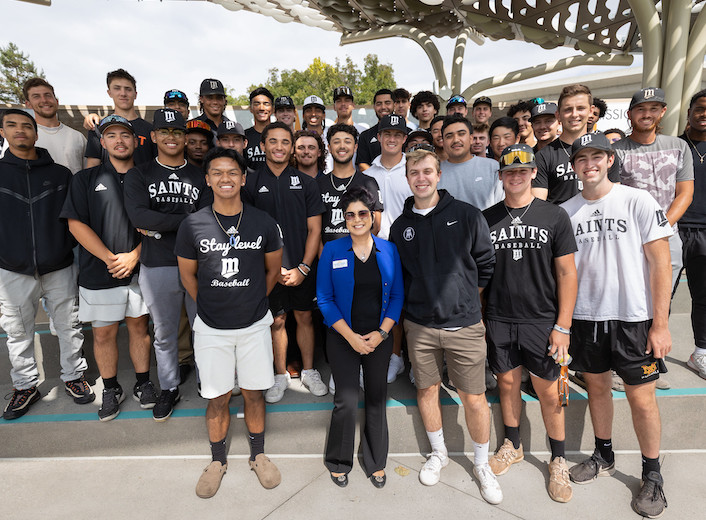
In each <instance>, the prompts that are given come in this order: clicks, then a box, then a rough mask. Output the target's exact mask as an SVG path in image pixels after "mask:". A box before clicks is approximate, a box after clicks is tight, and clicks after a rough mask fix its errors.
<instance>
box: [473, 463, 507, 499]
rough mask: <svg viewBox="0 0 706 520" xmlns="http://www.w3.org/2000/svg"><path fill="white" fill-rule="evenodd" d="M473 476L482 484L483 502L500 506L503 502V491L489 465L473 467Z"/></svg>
mask: <svg viewBox="0 0 706 520" xmlns="http://www.w3.org/2000/svg"><path fill="white" fill-rule="evenodd" d="M473 474H474V475H475V476H476V478H477V479H478V481H479V482H480V495H481V496H482V497H483V500H485V501H486V502H488V503H489V504H499V503H500V502H502V501H503V491H502V489H500V484H498V479H497V477H496V476H495V473H493V470H492V469H490V465H489V464H487V463H486V464H481V465H480V466H473Z"/></svg>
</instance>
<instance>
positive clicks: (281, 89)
mask: <svg viewBox="0 0 706 520" xmlns="http://www.w3.org/2000/svg"><path fill="white" fill-rule="evenodd" d="M341 85H347V86H349V87H350V88H351V89H352V90H353V93H354V95H355V101H356V103H357V104H359V105H365V104H370V103H372V101H373V95H374V94H375V91H377V90H378V89H381V88H389V89H394V88H395V87H397V83H395V74H394V70H393V69H392V65H390V64H381V63H380V60H379V58H378V57H377V55H375V54H368V55H367V56H366V57H365V59H364V62H363V70H361V69H360V68H359V67H358V66H357V65H356V64H355V63H354V62H353V60H351V58H350V56H346V59H345V61H344V62H343V63H341V62H340V61H339V60H338V59H337V60H336V63H335V64H334V65H331V64H329V63H326V62H324V61H323V60H321V58H314V61H312V62H311V64H310V65H309V66H308V67H307V68H306V69H305V70H297V69H287V70H282V71H280V70H279V69H277V68H272V69H269V70H268V78H267V81H266V82H264V83H260V84H258V85H250V87H249V88H248V92H251V91H253V90H254V89H256V88H257V87H267V88H268V89H269V90H270V92H272V94H273V95H274V96H275V97H278V96H290V97H291V98H292V100H294V103H295V104H297V105H301V104H302V103H303V102H304V98H305V97H307V96H310V95H312V94H314V95H317V96H319V97H320V98H322V99H323V100H324V103H326V104H327V105H330V104H332V103H333V89H334V88H336V87H338V86H341ZM228 94H229V95H228V102H229V103H232V104H238V105H239V104H245V105H247V104H248V102H249V100H248V96H247V94H246V95H242V96H237V97H236V96H234V95H233V93H232V92H231V91H230V90H229V91H228Z"/></svg>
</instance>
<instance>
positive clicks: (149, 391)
mask: <svg viewBox="0 0 706 520" xmlns="http://www.w3.org/2000/svg"><path fill="white" fill-rule="evenodd" d="M132 398H133V399H134V400H135V401H137V402H138V403H140V408H143V409H145V410H147V409H151V408H154V405H155V404H157V390H155V388H154V385H153V384H152V381H147V382H145V383H142V384H141V385H138V384H137V383H135V386H134V387H133V388H132Z"/></svg>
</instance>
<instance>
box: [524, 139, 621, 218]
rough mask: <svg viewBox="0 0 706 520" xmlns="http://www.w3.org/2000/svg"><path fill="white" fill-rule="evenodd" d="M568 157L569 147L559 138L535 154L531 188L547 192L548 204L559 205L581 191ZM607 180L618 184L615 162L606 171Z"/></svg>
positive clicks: (569, 154)
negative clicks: (535, 169) (535, 172)
mask: <svg viewBox="0 0 706 520" xmlns="http://www.w3.org/2000/svg"><path fill="white" fill-rule="evenodd" d="M570 157H571V145H570V144H566V143H565V142H563V141H562V140H561V139H559V138H556V139H554V140H553V141H552V142H551V143H549V144H548V145H547V146H545V147H544V148H542V149H541V150H540V151H539V152H537V155H536V162H537V177H536V178H535V179H534V180H533V181H532V187H533V188H544V189H546V190H549V193H548V194H547V200H548V201H549V202H552V203H554V204H561V203H562V202H566V201H567V200H569V199H570V198H571V197H573V196H574V195H576V194H577V193H578V192H579V191H581V190H582V189H583V184H582V183H581V181H580V180H579V178H578V175H576V173H575V172H574V168H573V167H572V166H571V162H570V161H569V158H570ZM608 178H609V179H610V180H611V181H612V182H620V168H619V166H618V164H617V161H616V162H614V163H613V166H611V168H610V170H608Z"/></svg>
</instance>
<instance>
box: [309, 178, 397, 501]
mask: <svg viewBox="0 0 706 520" xmlns="http://www.w3.org/2000/svg"><path fill="white" fill-rule="evenodd" d="M374 202H375V199H374V198H373V195H372V194H371V193H370V192H369V191H368V190H366V189H365V188H364V187H362V186H355V187H352V188H351V189H350V190H348V191H347V192H346V193H345V194H344V195H343V196H342V197H341V202H340V204H341V206H340V207H341V208H343V211H344V217H345V219H346V227H347V228H348V231H349V233H350V234H349V235H348V236H345V237H343V238H339V239H338V240H334V241H332V242H328V243H327V244H326V245H325V246H324V249H323V252H322V253H321V258H320V259H319V267H318V274H317V279H316V297H317V301H318V305H319V309H320V310H321V313H322V314H323V316H324V323H325V324H326V325H327V326H328V327H329V329H328V332H327V337H326V349H327V352H328V359H329V364H330V365H331V371H332V373H333V377H334V380H335V381H336V394H335V396H334V409H333V413H332V414H331V426H330V427H329V435H328V442H327V445H326V467H327V468H328V470H329V471H330V472H331V479H332V480H333V481H334V483H336V484H337V485H338V486H341V487H344V486H346V485H347V484H348V472H349V471H350V470H351V468H352V467H353V451H354V441H355V419H356V413H357V408H358V386H359V381H358V379H359V377H358V376H359V372H360V366H361V364H362V366H363V378H364V382H365V430H364V435H363V439H362V449H363V466H364V469H365V472H366V475H368V477H369V478H370V481H371V482H372V483H373V485H374V486H375V487H378V488H381V487H383V486H384V485H385V464H386V462H387V450H388V444H389V439H388V432H387V414H386V402H387V367H388V365H389V363H390V354H392V335H391V331H392V327H393V326H394V324H395V323H396V322H397V321H398V320H399V318H400V313H401V311H402V301H403V296H404V294H403V293H404V286H403V282H402V265H401V264H400V256H399V254H398V253H397V248H396V247H395V245H394V244H392V243H391V242H387V241H386V240H383V239H381V238H378V237H376V236H373V235H372V233H371V228H372V225H373V218H374V217H373V212H372V210H373V206H374Z"/></svg>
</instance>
